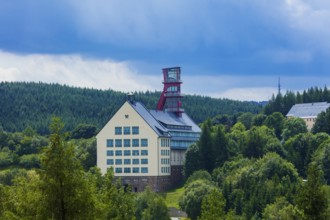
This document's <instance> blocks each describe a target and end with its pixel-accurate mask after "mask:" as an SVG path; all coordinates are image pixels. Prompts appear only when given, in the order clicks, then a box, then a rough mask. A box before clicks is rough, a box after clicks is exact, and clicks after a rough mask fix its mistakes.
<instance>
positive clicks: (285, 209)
mask: <svg viewBox="0 0 330 220" xmlns="http://www.w3.org/2000/svg"><path fill="white" fill-rule="evenodd" d="M262 217H263V219H268V220H278V219H283V220H292V219H294V220H299V219H302V218H303V217H304V216H303V213H302V211H301V210H299V209H298V208H297V207H296V206H293V205H292V204H290V203H289V202H288V201H287V200H286V199H285V198H284V197H279V198H277V199H276V201H275V202H274V203H271V204H268V205H267V206H266V208H265V209H264V210H263V213H262Z"/></svg>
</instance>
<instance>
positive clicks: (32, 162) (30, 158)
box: [19, 154, 40, 169]
mask: <svg viewBox="0 0 330 220" xmlns="http://www.w3.org/2000/svg"><path fill="white" fill-rule="evenodd" d="M19 165H20V166H21V167H24V168H27V169H30V168H39V167H40V157H39V155H38V154H26V155H23V156H21V157H20V158H19Z"/></svg>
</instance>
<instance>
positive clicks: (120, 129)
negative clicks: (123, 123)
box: [115, 127, 122, 135]
mask: <svg viewBox="0 0 330 220" xmlns="http://www.w3.org/2000/svg"><path fill="white" fill-rule="evenodd" d="M115 134H116V135H120V134H122V128H121V127H115Z"/></svg>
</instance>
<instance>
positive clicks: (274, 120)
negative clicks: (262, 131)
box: [264, 112, 285, 139]
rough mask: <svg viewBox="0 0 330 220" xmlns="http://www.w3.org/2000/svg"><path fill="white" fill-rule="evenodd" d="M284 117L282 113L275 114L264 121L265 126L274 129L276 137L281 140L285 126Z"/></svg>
mask: <svg viewBox="0 0 330 220" xmlns="http://www.w3.org/2000/svg"><path fill="white" fill-rule="evenodd" d="M284 120H285V118H284V116H283V115H282V113H280V112H274V113H272V114H271V115H268V116H267V118H266V119H265V121H264V125H266V126H267V127H269V128H272V129H274V132H275V135H276V137H277V138H278V139H281V134H282V130H283V125H284Z"/></svg>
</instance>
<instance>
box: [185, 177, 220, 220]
mask: <svg viewBox="0 0 330 220" xmlns="http://www.w3.org/2000/svg"><path fill="white" fill-rule="evenodd" d="M213 189H216V187H215V186H214V185H212V183H210V182H209V181H205V180H196V181H194V182H191V183H190V184H188V185H187V186H185V191H184V194H183V196H182V197H181V199H180V202H179V205H180V207H181V209H182V210H184V211H185V212H186V213H187V215H188V217H189V218H191V219H192V220H196V219H197V217H198V216H200V214H201V207H202V200H203V198H204V196H206V195H207V194H208V193H210V192H211V191H212V190H213Z"/></svg>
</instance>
